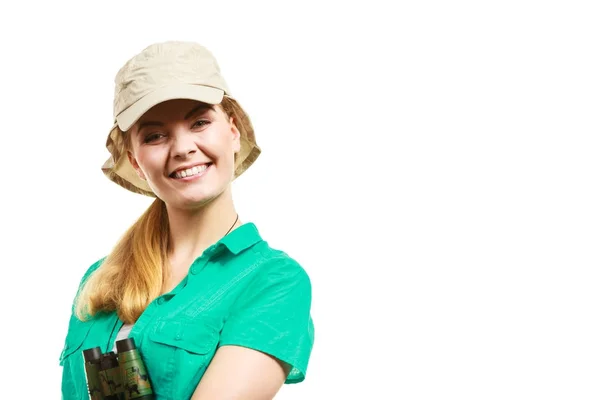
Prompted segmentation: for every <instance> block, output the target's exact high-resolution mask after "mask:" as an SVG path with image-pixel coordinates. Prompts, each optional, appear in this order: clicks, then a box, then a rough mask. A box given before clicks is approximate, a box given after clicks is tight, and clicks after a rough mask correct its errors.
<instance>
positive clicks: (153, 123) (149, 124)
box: [138, 103, 213, 131]
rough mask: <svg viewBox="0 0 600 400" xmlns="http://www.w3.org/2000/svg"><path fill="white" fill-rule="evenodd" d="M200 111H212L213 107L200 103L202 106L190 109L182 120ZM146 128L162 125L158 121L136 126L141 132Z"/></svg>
mask: <svg viewBox="0 0 600 400" xmlns="http://www.w3.org/2000/svg"><path fill="white" fill-rule="evenodd" d="M200 110H203V111H208V110H213V106H212V104H205V103H202V104H200V105H198V106H196V107H194V108H192V109H191V110H190V111H189V112H188V113H187V114H185V117H183V118H184V119H190V118H191V117H192V116H193V115H194V114H196V113H197V112H198V111H200ZM147 126H164V124H163V123H162V122H160V121H145V122H142V123H140V125H139V126H138V131H140V130H142V128H145V127H147Z"/></svg>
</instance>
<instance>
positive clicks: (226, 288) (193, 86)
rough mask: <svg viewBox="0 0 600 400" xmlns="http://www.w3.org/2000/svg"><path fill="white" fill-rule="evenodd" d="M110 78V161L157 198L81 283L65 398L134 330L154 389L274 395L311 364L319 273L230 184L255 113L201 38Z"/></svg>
mask: <svg viewBox="0 0 600 400" xmlns="http://www.w3.org/2000/svg"><path fill="white" fill-rule="evenodd" d="M115 82H116V90H115V101H114V107H115V108H114V116H115V124H114V126H113V128H112V129H111V131H110V133H109V136H108V139H107V148H108V150H109V152H110V154H111V156H110V158H109V159H108V160H107V161H106V163H105V164H104V165H103V167H102V169H103V171H104V173H105V174H106V176H107V177H108V178H109V179H110V180H112V181H113V182H115V183H117V184H118V185H120V186H122V187H123V188H125V189H127V190H129V191H131V192H134V193H137V194H142V195H146V196H151V197H155V200H154V202H153V203H152V204H151V205H150V207H149V208H148V210H147V211H146V212H145V213H144V214H143V215H142V216H141V217H140V218H139V219H138V220H137V221H136V222H135V223H134V224H133V225H132V226H131V227H130V228H129V230H128V231H127V232H126V233H125V234H124V236H123V237H122V238H121V240H120V241H118V242H117V243H116V245H115V247H114V249H113V251H112V252H111V253H110V254H108V255H107V256H106V257H105V258H102V259H101V260H98V261H96V262H95V263H93V264H92V265H91V267H90V268H89V270H88V271H87V272H86V274H85V275H84V277H83V278H82V280H81V283H80V286H79V289H78V292H77V296H76V298H75V301H74V304H73V310H72V315H71V319H70V322H69V327H68V331H67V334H66V339H65V347H64V350H63V352H62V354H61V356H60V364H61V365H62V366H63V379H62V395H63V398H64V399H67V400H68V399H86V398H88V389H89V388H88V387H87V383H86V372H85V370H84V365H83V356H82V351H83V350H85V349H89V348H93V347H100V350H101V352H102V353H104V354H106V353H108V352H110V351H116V350H117V347H116V342H117V341H118V340H120V339H123V338H127V337H129V338H132V339H133V340H134V341H135V343H136V345H137V348H138V350H139V352H140V354H141V357H142V360H143V362H144V364H145V367H146V368H147V375H146V374H144V375H140V376H143V377H145V378H149V381H150V382H151V385H152V390H153V396H154V398H156V399H178V400H179V399H190V398H192V399H248V400H252V399H270V398H273V397H274V396H275V394H276V393H277V392H278V391H279V389H280V387H281V385H282V384H283V383H298V382H301V381H303V380H304V378H305V375H306V370H307V366H308V360H309V357H310V354H311V350H312V346H313V340H314V329H313V323H312V318H311V315H310V308H311V282H310V279H309V277H308V275H307V274H306V272H305V270H304V269H303V268H302V267H301V266H300V265H299V264H298V263H297V262H296V261H295V260H294V259H292V258H291V257H290V256H288V255H287V254H286V253H285V252H284V251H282V250H278V249H274V248H271V247H270V246H269V245H268V244H267V242H266V241H265V240H263V239H262V237H261V236H260V234H259V231H258V228H257V227H256V226H255V225H254V224H253V223H251V222H247V223H243V222H241V221H240V218H239V215H238V213H237V212H236V210H235V206H234V202H233V198H232V193H231V182H232V181H233V180H234V179H235V178H237V177H238V176H240V175H241V174H242V173H243V172H244V171H245V170H246V169H247V168H248V167H250V166H251V165H252V163H253V162H254V161H255V160H256V158H257V157H258V156H259V154H260V148H259V146H258V144H257V143H256V139H255V136H254V129H253V127H252V124H251V122H250V119H249V117H248V116H247V115H246V113H245V112H244V110H243V109H242V108H241V106H240V105H239V104H238V102H237V101H236V100H235V99H234V98H233V97H231V95H230V93H229V90H228V88H227V85H226V83H225V81H224V79H223V77H222V76H221V74H220V70H219V67H218V64H217V62H216V60H215V59H214V58H213V56H212V54H211V53H210V52H209V51H208V50H207V49H205V48H204V47H202V46H200V45H198V44H195V43H188V42H166V43H158V44H154V45H151V46H149V47H147V48H146V49H144V50H143V51H142V52H141V53H140V54H138V55H136V56H135V57H133V58H132V59H130V60H129V61H128V62H127V63H126V64H125V65H124V66H123V68H121V70H120V71H119V73H118V74H117V78H116V80H115Z"/></svg>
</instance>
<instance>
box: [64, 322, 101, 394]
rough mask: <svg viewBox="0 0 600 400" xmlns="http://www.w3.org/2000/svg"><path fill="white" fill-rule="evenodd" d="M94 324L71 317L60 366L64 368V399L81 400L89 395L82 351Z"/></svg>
mask: <svg viewBox="0 0 600 400" xmlns="http://www.w3.org/2000/svg"><path fill="white" fill-rule="evenodd" d="M94 323H95V321H94V320H91V321H88V322H82V321H80V320H78V319H77V318H76V317H74V316H71V321H70V322H69V330H68V332H67V337H66V339H65V346H64V348H63V351H62V353H61V354H60V359H59V362H60V365H61V366H63V379H62V398H64V399H81V398H82V397H83V396H84V394H85V393H87V387H86V378H85V371H84V369H83V354H82V351H83V350H85V349H86V348H87V347H86V345H85V341H86V338H87V337H88V334H89V333H90V330H91V328H92V326H93V325H94Z"/></svg>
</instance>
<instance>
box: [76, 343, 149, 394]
mask: <svg viewBox="0 0 600 400" xmlns="http://www.w3.org/2000/svg"><path fill="white" fill-rule="evenodd" d="M83 359H84V362H85V375H86V378H87V387H88V391H89V394H90V399H91V400H154V393H153V392H152V385H151V384H150V379H149V378H148V373H147V372H146V366H145V365H144V362H143V360H142V358H141V356H140V352H139V351H138V349H137V347H136V346H135V342H134V340H133V339H132V338H127V339H123V340H119V341H117V354H115V353H114V352H113V351H109V352H108V353H104V354H102V352H101V350H100V347H93V348H91V349H87V350H84V351H83Z"/></svg>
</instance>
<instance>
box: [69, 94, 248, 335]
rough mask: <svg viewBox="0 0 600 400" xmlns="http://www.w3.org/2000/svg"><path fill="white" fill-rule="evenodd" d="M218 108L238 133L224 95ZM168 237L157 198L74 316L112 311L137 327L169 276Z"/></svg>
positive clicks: (93, 279) (82, 296)
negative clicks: (231, 120)
mask: <svg viewBox="0 0 600 400" xmlns="http://www.w3.org/2000/svg"><path fill="white" fill-rule="evenodd" d="M219 107H220V108H221V109H222V110H223V111H224V112H225V114H227V116H228V117H233V118H234V123H235V125H236V126H237V127H238V129H240V125H241V124H240V120H239V116H238V114H237V113H236V112H235V105H234V104H233V103H232V101H231V100H230V99H229V98H228V97H224V98H223V101H222V102H221V104H219ZM123 135H124V137H123V139H124V140H123V142H124V145H125V147H126V148H125V150H126V151H127V150H130V149H131V138H130V134H129V132H124V133H123ZM236 156H237V154H236ZM169 236H170V235H169V218H168V215H167V207H166V204H165V203H164V202H163V201H162V200H161V199H159V198H156V199H155V200H154V201H153V202H152V204H151V205H150V207H148V209H147V210H146V211H145V212H144V214H142V215H141V216H140V218H139V219H138V220H137V221H136V222H135V223H134V224H133V225H132V226H131V227H130V228H129V229H128V230H127V232H125V234H124V235H123V236H122V237H121V239H120V240H119V241H118V242H117V244H116V246H115V247H114V248H113V250H112V252H111V253H110V254H109V255H108V256H107V257H106V258H105V259H104V260H103V262H102V264H101V265H100V267H99V268H98V269H97V270H96V271H94V272H93V273H92V274H91V275H90V277H89V278H88V279H87V280H86V281H85V282H84V283H83V286H82V288H81V290H80V291H79V293H78V295H77V298H76V300H75V310H74V311H75V315H76V316H77V318H79V319H80V320H82V321H84V320H87V319H89V318H91V317H93V316H94V315H95V314H96V313H98V312H101V311H114V310H116V311H117V314H118V316H119V318H120V319H121V320H122V321H123V322H125V323H128V324H133V323H135V321H137V319H138V318H139V316H140V315H141V314H142V312H143V311H144V310H145V309H146V307H147V306H148V304H150V302H151V301H152V300H154V299H155V298H156V297H157V296H159V295H160V294H161V292H162V290H163V285H164V282H165V281H166V279H167V278H168V274H169V268H168V266H169V259H168V249H169V247H170V246H169Z"/></svg>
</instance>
